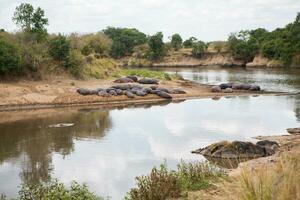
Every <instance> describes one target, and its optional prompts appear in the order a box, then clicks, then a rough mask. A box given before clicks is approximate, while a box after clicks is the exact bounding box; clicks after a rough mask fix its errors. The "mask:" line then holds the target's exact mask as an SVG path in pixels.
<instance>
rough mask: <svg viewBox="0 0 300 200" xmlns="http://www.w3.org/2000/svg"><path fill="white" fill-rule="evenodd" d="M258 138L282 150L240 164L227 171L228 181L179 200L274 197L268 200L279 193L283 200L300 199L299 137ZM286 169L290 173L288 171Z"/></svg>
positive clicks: (188, 193) (194, 192)
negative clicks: (273, 142) (272, 142)
mask: <svg viewBox="0 0 300 200" xmlns="http://www.w3.org/2000/svg"><path fill="white" fill-rule="evenodd" d="M255 139H258V140H270V141H275V142H277V143H278V144H279V145H280V147H279V149H278V151H277V152H276V153H275V154H274V155H272V156H268V157H261V158H257V159H253V160H249V161H246V162H241V163H240V164H239V166H238V168H236V169H232V170H229V171H228V178H226V179H225V180H222V181H220V182H218V183H216V184H214V186H213V187H210V188H208V189H205V190H198V191H192V192H187V195H186V196H185V197H184V198H178V200H183V199H185V200H196V199H207V200H224V199H240V198H241V197H242V196H244V197H245V195H248V197H251V198H252V199H253V198H254V199H256V198H255V197H256V195H259V194H262V193H263V195H264V196H268V195H271V196H270V198H266V199H274V198H273V195H274V193H277V194H278V195H280V196H281V197H283V199H289V198H290V197H296V199H297V198H298V197H299V195H300V193H299V189H300V184H299V176H298V175H299V172H300V171H299V170H300V169H299V163H300V162H299V161H300V160H299V155H300V148H299V145H300V135H287V134H284V135H277V136H257V137H255ZM290 165H295V166H290ZM287 169H289V170H290V171H289V172H287V171H286V170H287ZM286 173H288V174H286ZM275 175H276V176H275ZM278 176H281V178H279V179H280V182H278V181H279V179H278V180H277V178H278ZM291 176H293V178H294V179H292V178H291ZM276 181H277V183H276ZM296 181H297V182H296ZM246 184H248V185H246ZM273 184H277V185H273ZM281 184H286V185H285V186H284V187H282V188H277V189H275V188H276V187H278V185H281ZM287 184H288V185H287ZM249 187H252V188H249ZM259 187H265V188H263V190H262V188H259ZM287 187H289V188H287ZM269 189H270V190H269ZM249 190H251V191H249ZM274 190H277V191H274ZM272 192H273V193H272ZM247 193H248V194H247ZM251 198H250V199H251Z"/></svg>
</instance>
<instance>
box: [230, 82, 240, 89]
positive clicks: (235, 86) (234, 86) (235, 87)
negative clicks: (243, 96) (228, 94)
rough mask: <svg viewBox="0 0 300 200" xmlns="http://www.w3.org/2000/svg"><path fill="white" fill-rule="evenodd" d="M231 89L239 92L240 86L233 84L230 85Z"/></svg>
mask: <svg viewBox="0 0 300 200" xmlns="http://www.w3.org/2000/svg"><path fill="white" fill-rule="evenodd" d="M231 88H232V89H234V90H241V89H242V84H239V83H235V84H233V85H232V87H231Z"/></svg>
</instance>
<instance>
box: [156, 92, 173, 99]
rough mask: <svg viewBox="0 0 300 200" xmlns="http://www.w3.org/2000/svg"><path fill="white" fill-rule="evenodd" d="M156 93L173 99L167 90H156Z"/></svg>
mask: <svg viewBox="0 0 300 200" xmlns="http://www.w3.org/2000/svg"><path fill="white" fill-rule="evenodd" d="M156 95H157V96H159V97H162V98H165V99H172V96H171V95H169V94H168V93H166V92H163V91H160V90H158V91H156Z"/></svg>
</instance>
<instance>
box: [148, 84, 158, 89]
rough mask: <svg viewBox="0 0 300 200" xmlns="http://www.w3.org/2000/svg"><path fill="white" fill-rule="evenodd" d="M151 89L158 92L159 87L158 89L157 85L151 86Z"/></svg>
mask: <svg viewBox="0 0 300 200" xmlns="http://www.w3.org/2000/svg"><path fill="white" fill-rule="evenodd" d="M150 88H151V89H152V90H156V89H157V88H158V87H157V86H156V85H152V86H150Z"/></svg>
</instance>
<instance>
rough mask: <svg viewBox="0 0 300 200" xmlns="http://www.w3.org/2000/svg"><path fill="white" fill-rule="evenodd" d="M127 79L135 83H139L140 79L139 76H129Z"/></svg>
mask: <svg viewBox="0 0 300 200" xmlns="http://www.w3.org/2000/svg"><path fill="white" fill-rule="evenodd" d="M126 78H130V79H131V80H133V81H134V82H137V81H138V77H137V76H133V75H129V76H127V77H126Z"/></svg>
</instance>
